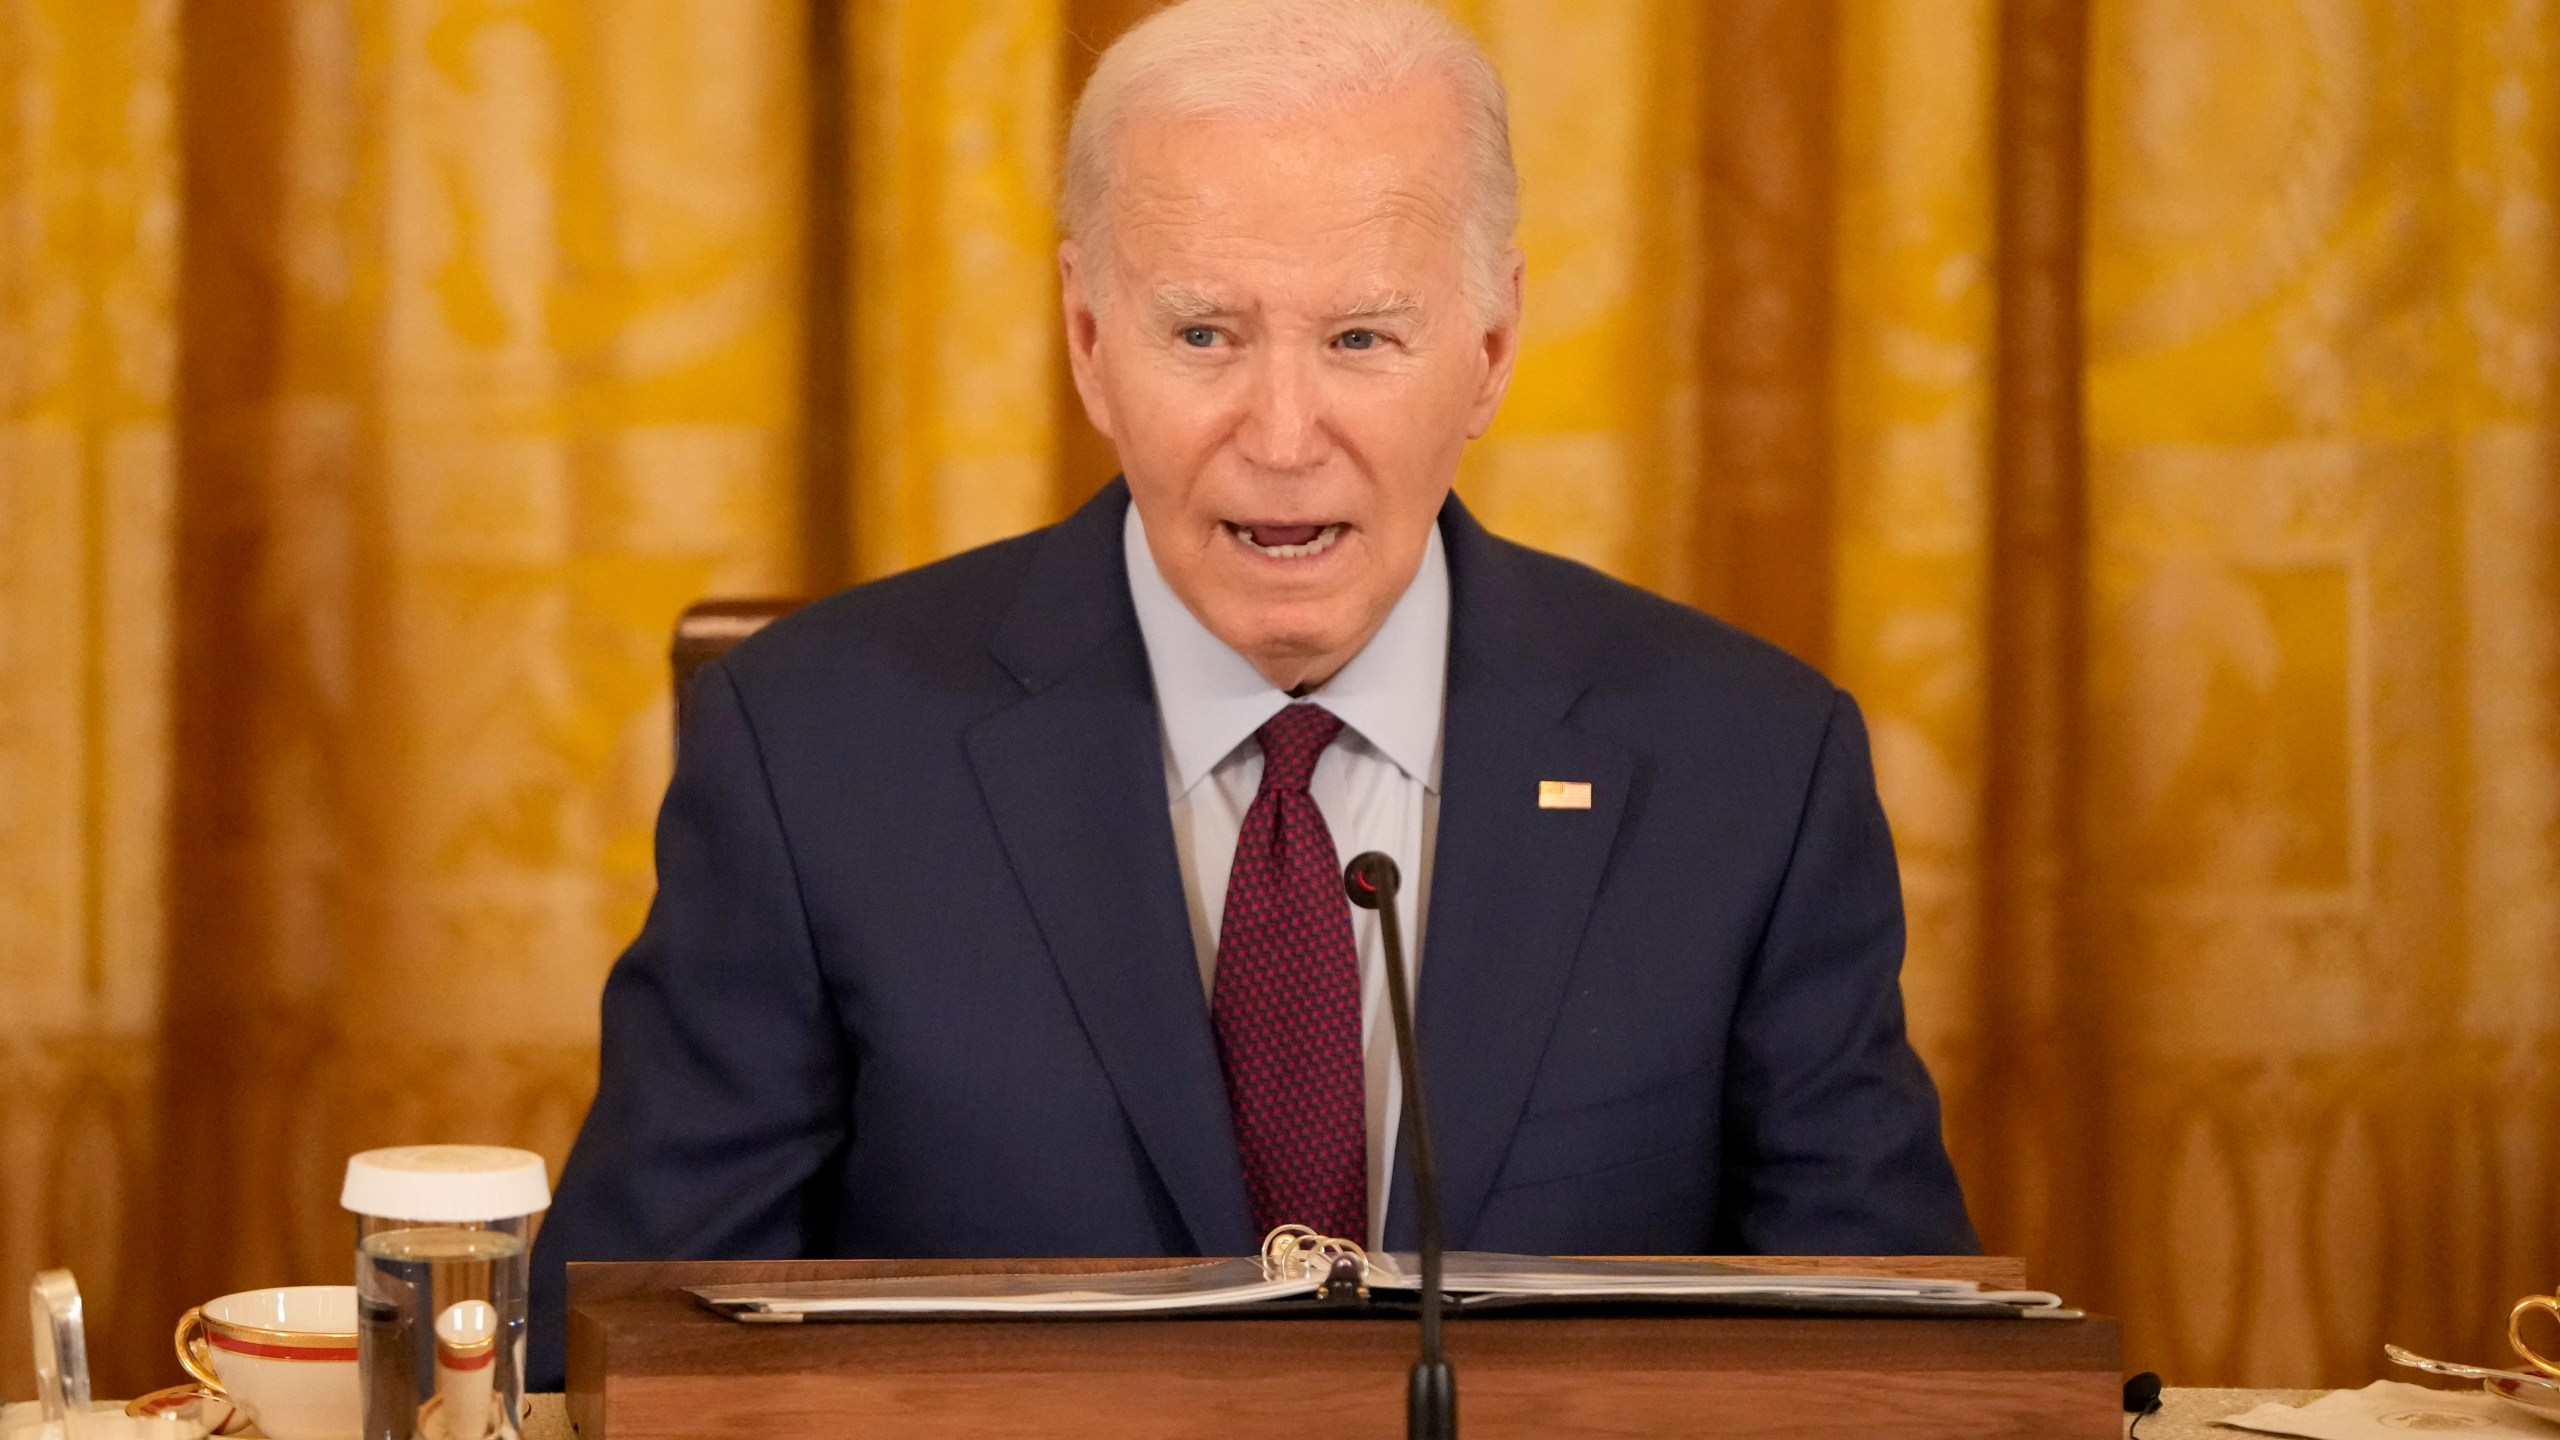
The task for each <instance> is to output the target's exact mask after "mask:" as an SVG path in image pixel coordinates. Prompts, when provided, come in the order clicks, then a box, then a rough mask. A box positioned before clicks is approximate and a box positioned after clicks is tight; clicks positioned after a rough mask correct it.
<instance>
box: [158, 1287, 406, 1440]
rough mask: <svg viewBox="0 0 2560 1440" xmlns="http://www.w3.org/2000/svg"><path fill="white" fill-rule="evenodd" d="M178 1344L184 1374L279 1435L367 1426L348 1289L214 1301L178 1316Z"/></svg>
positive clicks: (343, 1438)
mask: <svg viewBox="0 0 2560 1440" xmlns="http://www.w3.org/2000/svg"><path fill="white" fill-rule="evenodd" d="M177 1346H178V1363H179V1364H181V1365H184V1366H185V1367H186V1368H187V1373H188V1374H190V1375H192V1376H194V1377H195V1378H196V1380H197V1382H198V1383H200V1384H202V1385H203V1386H204V1387H205V1389H207V1390H209V1391H211V1392H212V1393H213V1394H216V1395H219V1396H222V1397H224V1398H225V1399H229V1400H235V1401H237V1402H239V1404H240V1405H241V1406H242V1407H244V1408H245V1409H247V1410H248V1412H249V1413H250V1415H251V1416H252V1417H254V1418H255V1419H256V1421H257V1423H258V1429H259V1430H260V1431H261V1432H263V1433H265V1434H266V1435H269V1436H271V1437H273V1440H349V1437H353V1436H354V1435H355V1434H356V1432H357V1431H358V1430H359V1429H360V1428H362V1425H363V1421H364V1413H363V1412H364V1396H363V1392H362V1390H361V1389H360V1388H359V1386H358V1384H357V1381H356V1349H357V1346H356V1288H355V1287H354V1286H352V1285H282V1286H275V1287H271V1288H269V1289H265V1290H243V1291H241V1292H240V1293H238V1294H236V1295H225V1296H223V1297H222V1298H220V1299H218V1300H208V1301H206V1302H205V1303H204V1304H202V1305H198V1306H196V1307H195V1308H193V1309H191V1310H189V1311H188V1312H187V1313H186V1314H185V1315H183V1316H180V1317H179V1319H178V1333H177Z"/></svg>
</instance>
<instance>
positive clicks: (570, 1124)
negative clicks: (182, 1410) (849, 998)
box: [0, 0, 2560, 1393]
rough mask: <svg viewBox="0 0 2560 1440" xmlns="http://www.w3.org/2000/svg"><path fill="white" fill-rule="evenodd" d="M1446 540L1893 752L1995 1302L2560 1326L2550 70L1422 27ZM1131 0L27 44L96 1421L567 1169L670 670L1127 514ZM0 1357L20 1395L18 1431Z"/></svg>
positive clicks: (62, 1250)
mask: <svg viewBox="0 0 2560 1440" xmlns="http://www.w3.org/2000/svg"><path fill="white" fill-rule="evenodd" d="M1450 3H1451V5H1452V8H1453V9H1454V10H1456V11H1457V12H1458V13H1459V14H1461V15H1462V16H1463V18H1465V19H1466V20H1468V21H1469V22H1470V23H1471V24H1473V25H1475V26H1476V27H1477V29H1478V31H1479V33H1480V34H1481V35H1482V36H1483V37H1484V39H1485V41H1486V43H1487V45H1488V47H1489V48H1490V49H1491V51H1492V52H1493V54H1494V55H1495V57H1496V59H1497V60H1498V61H1499V62H1500V64H1501V65H1502V67H1503V69H1504V71H1505V73H1506V74H1507V76H1508V77H1509V80H1510V83H1511V85H1512V87H1513V96H1514V119H1515V125H1516V130H1517V142H1518V149H1519V157H1520V163H1521V168H1522V172H1523V175H1524V180H1525V188H1526V193H1525V203H1526V216H1525V220H1524V228H1523V236H1522V242H1523V244H1524V246H1525V248H1526V249H1527V251H1528V255H1529V266H1530V307H1529V318H1528V328H1527V333H1526V336H1525V345H1524V350H1523V357H1522V362H1521V366H1520V371H1519V378H1518V383H1517V384H1516V386H1515V388H1514V390H1513V393H1512V396H1511V399H1510V402H1509V404H1508V406H1507V408H1506V410H1505V413H1504V416H1503V419H1502V422H1501V424H1500V426H1499V427H1498V428H1497V430H1496V431H1495V433H1494V434H1493V435H1492V436H1491V437H1489V438H1488V439H1487V440H1486V441H1485V442H1483V443H1482V444H1480V445H1478V446H1477V447H1476V448H1475V449H1474V451H1473V452H1472V453H1471V455H1470V457H1469V461H1468V466H1467V469H1466V472H1465V475H1464V478H1463V480H1462V482H1461V486H1462V490H1463V492H1464V493H1465V494H1466V496H1467V497H1468V499H1469V501H1470V502H1471V503H1472V504H1474V505H1475V506H1476V507H1477V508H1478V509H1479V511H1480V512H1481V513H1482V514H1484V516H1485V517H1486V518H1487V519H1488V520H1489V522H1490V523H1491V524H1492V525H1493V526H1494V527H1495V528H1496V529H1499V530H1502V531H1504V532H1506V533H1509V534H1512V535H1514V536H1517V537H1520V538H1523V539H1526V540H1529V541H1531V542H1533V543H1537V544H1541V545H1544V546H1547V547H1549V548H1552V549H1556V550H1561V551H1564V552H1566V553H1569V554H1573V555H1576V556H1580V557H1582V558H1585V559H1588V560H1590V561H1592V562H1594V563H1596V564H1599V565H1601V566H1603V567H1605V568H1607V569H1609V570H1611V571H1613V572H1614V573H1617V574H1620V575H1622V576H1625V577H1627V578H1629V579H1631V580H1634V581H1636V582H1638V583H1641V584H1645V585H1649V586H1652V587H1654V588H1656V589H1659V590H1662V591H1664V592H1666V593H1669V594H1672V595H1675V596H1678V597H1681V598H1684V599H1688V600H1692V601H1695V602H1697V603H1700V604H1703V605H1705V606H1707V607H1708V608H1710V609H1713V610H1715V611H1717V612H1718V613H1721V614H1724V615H1726V616H1728V617H1730V618H1733V619H1735V620H1736V621H1738V622H1740V623H1742V624H1745V625H1747V626H1750V627H1751V628H1754V629H1756V630H1758V631H1760V632H1761V633H1763V634H1766V635H1768V636H1770V637H1772V638H1774V639H1777V640H1779V641H1780V642H1782V643H1784V644H1786V645H1788V646H1790V647H1791V648H1794V649H1795V650H1797V651H1798V652H1799V653H1801V654H1804V655H1806V656H1807V657H1808V658H1811V659H1814V660H1816V661H1817V662H1819V663H1821V664H1823V665H1824V666H1825V667H1826V668H1827V669H1828V670H1829V671H1830V672H1831V673H1832V674H1833V675H1834V676H1835V677H1836V678H1837V679H1839V680H1840V681H1841V682H1842V683H1843V684H1844V685H1846V686H1848V687H1849V688H1850V689H1851V690H1852V691H1854V692H1855V693H1856V694H1857V695H1858V696H1859V698H1860V700H1861V701H1862V702H1863V704H1864V705H1865V707H1866V709H1867V712H1868V715H1869V718H1870V722H1871V725H1872V728H1873V734H1874V738H1875V744H1876V751H1877V763H1878V769H1879V774H1880V779H1881V783H1882V785H1883V788H1884V792H1885V800H1886V805H1887V808H1888V810H1889V811H1890V813H1891V815H1892V818H1893V821H1894V825H1895V829H1896V834H1897V838H1898V841H1899V844H1900V847H1901V853H1902V859H1903V870H1904V890H1905V897H1906V901H1907V903H1908V907H1909V910H1910V914H1911V920H1912V947H1911V956H1910V962H1909V967H1908V971H1907V974H1906V981H1905V986H1906V991H1907V993H1908V995H1909V999H1910V1004H1911V1010H1912V1016H1913V1024H1914V1028H1915V1031H1916V1033H1917V1036H1918V1039H1919V1043H1920V1045H1921V1047H1922V1049H1923V1051H1924V1052H1925V1053H1926V1055H1927V1057H1928V1058H1929V1060H1930V1062H1931V1063H1932V1065H1933V1067H1934V1068H1935V1070H1936V1072H1937V1074H1938V1076H1939V1078H1940V1081H1941V1084H1942V1085H1943V1087H1944V1089H1945V1091H1946V1094H1947V1101H1948V1128H1949V1133H1950V1138H1951V1141H1952V1143H1953V1145H1954V1148H1955V1150H1956V1152H1957V1157H1958V1163H1959V1165H1960V1167H1961V1168H1962V1170H1963V1172H1964V1175H1965V1179H1966V1182H1967V1186H1968V1191H1969V1194H1970V1195H1971V1197H1972V1200H1973V1203H1974V1206H1975V1209H1976V1212H1977V1215H1978V1217H1979V1219H1980V1220H1981V1223H1982V1226H1983V1230H1984V1234H1985V1238H1986V1240H1987V1241H1988V1242H1989V1243H1990V1244H1991V1245H1992V1246H1993V1247H1994V1248H1996V1249H2000V1250H2006V1251H2014V1252H2020V1253H2024V1254H2025V1255H2027V1256H2028V1257H2029V1263H2030V1266H2031V1273H2032V1274H2033V1275H2034V1276H2035V1277H2036V1278H2037V1279H2038V1281H2039V1282H2040V1283H2050V1284H2053V1285H2056V1286H2058V1287H2060V1288H2063V1289H2065V1290H2067V1291H2069V1292H2070V1293H2072V1294H2073V1295H2074V1296H2075V1297H2076V1298H2078V1299H2081V1300H2083V1301H2085V1302H2086V1303H2089V1304H2091V1305H2092V1306H2095V1307H2097V1308H2102V1309H2107V1310H2111V1311H2114V1312H2117V1313H2120V1314H2122V1315H2123V1316H2124V1317H2125V1318H2126V1320H2127V1322H2128V1330H2127V1336H2128V1344H2129V1347H2130V1356H2129V1358H2130V1360H2131V1361H2132V1362H2133V1363H2134V1364H2136V1365H2139V1366H2148V1367H2156V1368H2158V1369H2160V1370H2162V1371H2163V1372H2164V1373H2166V1374H2167V1375H2168V1376H2169V1377H2170V1379H2171V1381H2172V1383H2186V1384H2226V1383H2260V1384H2275V1383H2283V1384H2315V1383H2339V1384H2351V1383H2361V1382H2362V1381H2363V1380H2365V1379H2367V1378H2370V1377H2371V1376H2372V1375H2373V1374H2374V1373H2375V1372H2376V1369H2377V1366H2378V1357H2377V1347H2378V1345H2379V1342H2380V1340H2381V1339H2382V1338H2383V1337H2384V1336H2386V1335H2388V1336H2390V1337H2392V1338H2395V1339H2399V1340H2402V1341H2403V1342H2404V1343H2408V1344H2411V1345H2414V1346H2417V1347H2420V1348H2424V1349H2429V1350H2432V1351H2435V1352H2437V1353H2461V1354H2465V1355H2468V1356H2475V1357H2481V1358H2494V1356H2495V1355H2496V1353H2497V1351H2498V1349H2499V1337H2498V1325H2497V1317H2498V1316H2499V1315H2501V1314H2502V1313H2503V1309H2504V1302H2505V1301H2506V1300H2507V1299H2508V1298H2510V1297H2511V1296H2513V1295H2516V1294H2521V1293H2523V1292H2525V1291H2527V1290H2529V1289H2547V1288H2548V1286H2549V1285H2550V1284H2551V1283H2552V1282H2553V1281H2555V1280H2560V1219H2555V1217H2556V1216H2560V456H2555V452H2554V434H2553V421H2554V416H2553V407H2554V403H2555V401H2554V390H2553V386H2554V379H2555V376H2554V373H2553V372H2554V366H2555V364H2560V309H2555V305H2560V274H2555V269H2556V268H2560V214H2555V212H2554V205H2555V202H2556V201H2560V193H2556V192H2555V183H2554V174H2553V168H2554V166H2555V164H2560V109H2556V108H2555V107H2560V5H2555V4H2554V3H2552V0H2445V3H2441V4H2427V5H2410V4H2405V3H2391V0H2264V3H2253V4H2249V5H2228V4H2218V3H2211V0H2089V3H2081V0H1819V3H1812V0H1450ZM1146 8H1148V6H1147V5H1146V4H1144V3H1143V0H978V3H972V4H968V5H952V4H943V3H934V0H612V3H602V0H0V1282H5V1283H6V1284H10V1285H14V1284H16V1283H18V1281H19V1279H21V1278H23V1277H24V1276H26V1275H27V1274H28V1273H29V1272H31V1271H32V1270H34V1269H35V1268H37V1267H38V1266H40V1265H49V1264H57V1263H67V1264H70V1265H72V1266H73V1267H75V1268H76V1270H77V1271H78V1273H79V1275H80V1277H81V1280H82V1282H83V1284H84V1288H85V1289H86V1290H87V1292H88V1294H89V1296H90V1298H91V1304H92V1311H91V1313H92V1315H93V1317H94V1318H93V1327H95V1328H96V1329H97V1330H98V1331H99V1332H100V1334H99V1348H100V1351H101V1369H102V1375H101V1382H102V1384H104V1385H106V1386H107V1387H108V1388H110V1389H112V1390H114V1391H116V1392H118V1393H126V1392H131V1391H134V1390H138V1389H142V1388H147V1387H149V1386H154V1385H158V1384H162V1383H166V1382H167V1381H168V1380H169V1379H172V1378H174V1375H173V1374H172V1373H171V1369H170V1364H169V1358H168V1354H167V1351H166V1348H165V1347H166V1344H167V1342H166V1338H165V1336H166V1327H167V1325H168V1323H169V1322H170V1320H171V1318H172V1317H173V1316H174V1315H175V1313H176V1312H177V1310H178V1309H179V1308H181V1307H182V1306H183V1305H184V1304H186V1303H188V1302H190V1301H193V1300H196V1299H201V1298H203V1297H205V1296H208V1295H212V1294H215V1293H219V1292H220V1291H223V1290H226V1289H231V1288H236V1287H238V1286H242V1285H250V1284H265V1283H279V1282H286V1281H326V1280H332V1279H336V1278H338V1277H340V1276H342V1275H343V1274H344V1273H345V1271H346V1264H347V1260H346V1248H347V1244H348V1241H349V1233H348V1228H347V1225H346V1222H345V1220H344V1217H343V1216H341V1215H340V1214H339V1213H338V1212H337V1210H336V1207H335V1195H336V1178H337V1170H338V1166H339V1164H340V1162H341V1160H342V1158H343V1156H344V1155H345V1154H346V1153H347V1152H348V1151H350V1150H352V1149H355V1148H357V1147H359V1146H362V1145H366V1144H374V1143H385V1142H390V1141H398V1140H425V1139H472V1140H495V1141H509V1142H515V1143H521V1144H529V1145H532V1146H534V1147H536V1148H538V1149H541V1150H544V1151H545V1152H547V1153H549V1154H550V1155H551V1156H552V1157H553V1158H554V1160H555V1161H556V1160H557V1158H558V1157H559V1156H560V1155H561V1153H562V1152H563V1151H564V1150H565V1148H566V1145H567V1142H568V1139H569V1137H570V1135H571V1134H572V1133H573V1131H574V1128H575V1125H576V1123H577V1120H578V1118H579V1116H580V1114H581V1113H582V1109H583V1106H584V1103H585V1099H586V1095H587V1091H588V1087H589V1086H590V1085H591V1083H592V1073H593V1065H594V1054H593V1044H594V1012H595V1005H594V1000H595V993H596V987H597V984H598V982H599V980H600V978H601V976H602V974H603V972H604V970H605V967H606V966H607V965H608V964H609V963H610V962H611V959H612V957H613V955H614V954H615V953H616V951H617V950H618V948H619V946H620V945H621V943H622V942H623V941H624V940H625V939H626V938H627V937H628V936H629V935H630V934H631V932H632V931H633V930H634V929H635V928H636V926H637V923H638V920H639V917H640V914H641V912H642V909H643V907H644V906H645V905H646V903H647V899H648V894H649V887H650V866H649V832H650V822H651V818H652V815H653V813H654V809H655V805H656V801H657V797H658V793H659V791H660V789H661V787H662V786H663V784H664V782H665V777H666V773H667V766H668V742H667V734H668V697H667V693H666V679H665V670H664V661H663V651H664V646H665V641H666V637H667V633H668V629H669V625H670V623H671V621H672V619H673V617H674V615H675V614H676V612H677V611H678V610H680V609H681V608H682V607H683V606H684V605H685V604H687V603H688V602H690V601H691V600H693V599H695V598H698V597H701V596H704V595H709V594H739V593H787V592H794V591H801V590H809V589H817V588H824V587H829V586H832V585H835V584H839V583H842V582H844V581H846V580H850V579H855V578H861V577H866V576H872V575H878V574H882V573H886V572H888V571H892V570H895V569H898V568H901V567H904V566H907V565H912V564H916V563H919V562H922V561H924V560H928V559H931V558H933V557H935V556H938V555H942V554H946V553H949V552H950V551H952V550H954V549H957V548H960V547H963V546H966V545H970V544H974V543H977V542H979V541H982V540H986V539H990V538H994V537H996V536H1000V535H1004V534H1008V533H1012V532H1014V531H1017V530H1020V529H1022V528H1025V527H1028V526H1031V525H1035V524H1038V523H1041V522H1043V521H1045V520H1048V519H1050V518H1052V517H1054V516H1056V515H1057V514H1059V513H1061V512H1062V511H1063V510H1064V509H1065V508H1066V507H1067V506H1069V505H1070V504H1072V503H1073V502H1074V501H1075V500H1077V499H1079V498H1081V497H1082V496H1083V495H1084V494H1086V493H1089V492H1090V490H1091V489H1092V488H1093V486H1094V485H1096V484H1097V483H1099V482H1100V481H1101V480H1102V479H1103V478H1105V477H1106V476H1107V475H1108V474H1109V473H1110V469H1111V461H1110V456H1109V451H1108V449H1107V447H1105V446H1103V445H1102V444H1101V442H1100V441H1099V440H1098V439H1097V438H1096V437H1094V436H1093V435H1092V434H1091V433H1090V431H1089V430H1087V429H1086V427H1085V426H1084V424H1083V421H1082V419H1081V418H1080V417H1079V416H1078V415H1077V414H1076V413H1075V411H1074V407H1073V404H1072V400H1071V398H1070V395H1069V392H1068V391H1067V390H1066V388H1065V385H1064V382H1063V379H1062V377H1061V374H1060V371H1061V368H1062V367H1061V366H1060V364H1059V359H1058V355H1059V346H1058V342H1057V338H1056V336H1055V334H1054V327H1055V321H1054V320H1053V318H1052V315H1053V310H1054V286H1055V280H1054V275H1053V269H1052V260H1051V253H1050V252H1051V211H1050V192H1051V187H1052V183H1053V179H1054V157H1053V151H1054V148H1055V145H1056V143H1057V138H1058V134H1059V130H1060V127H1061V112H1062V109H1063V107H1064V105H1065V104H1066V103H1067V102H1068V100H1069V99H1070V97H1071V96H1072V95H1073V94H1074V92H1075V88H1076V86H1077V85H1078V84H1080V83H1081V79H1082V76H1083V75H1084V73H1085V72H1086V70H1087V69H1089V67H1090V64H1091V60H1092V53H1093V49H1094V47H1096V46H1098V45H1099V44H1101V43H1104V42H1105V41H1107V40H1108V39H1109V38H1110V36H1111V35H1113V34H1115V33H1116V32H1117V31H1118V30H1119V29H1120V28H1121V27H1122V26H1124V25H1126V24H1127V23H1128V22H1129V20H1130V19H1132V18H1133V17H1134V16H1135V15H1136V14H1138V13H1142V12H1143V11H1144V10H1145V9H1146ZM20 1315H21V1312H20V1311H19V1310H17V1309H16V1308H15V1307H14V1306H11V1305H7V1304H0V1390H5V1391H9V1392H12V1393H19V1392H21V1391H22V1389H23V1386H24V1385H25V1383H26V1381H25V1378H24V1376H23V1375H22V1374H21V1373H20V1372H19V1371H18V1370H16V1369H14V1368H12V1367H11V1366H10V1365H9V1363H8V1362H7V1360H6V1358H5V1357H7V1356H9V1355H12V1354H23V1353H25V1352H24V1350H23V1346H24V1344H25V1332H24V1330H23V1328H22V1322H21V1319H20Z"/></svg>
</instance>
